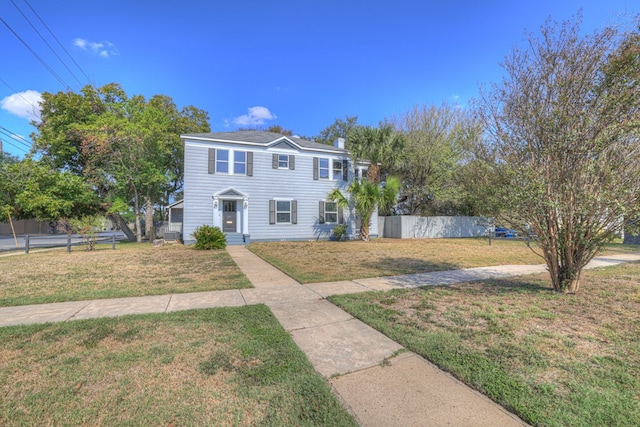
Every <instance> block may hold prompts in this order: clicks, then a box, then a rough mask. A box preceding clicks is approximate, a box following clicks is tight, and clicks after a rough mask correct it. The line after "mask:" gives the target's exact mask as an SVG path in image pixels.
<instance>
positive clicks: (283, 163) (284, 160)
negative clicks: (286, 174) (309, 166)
mask: <svg viewBox="0 0 640 427" xmlns="http://www.w3.org/2000/svg"><path fill="white" fill-rule="evenodd" d="M278 169H289V156H288V155H287V154H278Z"/></svg>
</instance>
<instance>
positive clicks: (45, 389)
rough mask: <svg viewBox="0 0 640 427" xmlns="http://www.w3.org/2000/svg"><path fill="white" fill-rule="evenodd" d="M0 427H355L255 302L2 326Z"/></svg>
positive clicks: (277, 326) (271, 318) (326, 388)
mask: <svg viewBox="0 0 640 427" xmlns="http://www.w3.org/2000/svg"><path fill="white" fill-rule="evenodd" d="M0 341H1V342H2V346H1V347H0V395H1V396H2V399H0V425H2V426H32V425H104V426H119V425H128V426H187V425H200V426H204V425H216V426H249V425H251V426H313V425H317V426H320V425H322V426H324V425H331V426H355V425H356V424H355V422H354V421H353V419H352V418H351V417H350V415H349V414H348V413H347V412H346V410H345V409H344V408H343V407H342V406H341V405H340V403H339V402H338V401H337V399H336V398H335V397H334V396H333V394H332V393H331V390H330V389H329V386H328V385H327V384H326V382H325V381H324V379H322V378H321V377H320V376H319V375H318V374H317V373H316V372H315V371H314V370H313V367H312V366H311V365H310V364H309V362H308V361H307V359H306V357H305V356H304V354H303V353H302V352H301V351H300V350H299V349H298V348H297V347H296V345H295V344H294V343H293V341H292V340H291V338H290V337H289V335H288V334H287V333H286V332H285V331H284V329H282V327H281V326H280V325H279V324H278V322H277V320H276V319H275V318H274V317H273V315H272V314H271V312H270V311H269V309H268V308H266V307H265V306H263V305H257V306H245V307H239V308H218V309H208V310H193V311H184V312H176V313H170V314H154V315H143V316H126V317H120V318H111V319H96V320H87V321H74V322H66V323H57V324H47V325H32V326H14V327H6V328H0Z"/></svg>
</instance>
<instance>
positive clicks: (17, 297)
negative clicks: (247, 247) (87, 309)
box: [0, 243, 252, 307]
mask: <svg viewBox="0 0 640 427" xmlns="http://www.w3.org/2000/svg"><path fill="white" fill-rule="evenodd" d="M0 271H2V280H1V281H0V307H7V306H16V305H26V304H41V303H49V302H62V301H80V300H90V299H102V298H119V297H133V296H144V295H163V294H170V293H184V292H201V291H214V290H224V289H239V288H248V287H251V286H252V285H251V283H250V282H249V281H248V280H247V278H246V277H245V276H244V274H243V273H242V272H241V271H240V269H238V267H237V266H236V264H235V263H234V262H233V260H232V259H231V257H230V256H229V254H228V253H227V252H226V251H225V250H217V251H197V250H195V249H193V248H190V247H186V246H183V245H165V246H162V247H154V246H153V245H151V244H149V243H143V244H135V243H120V244H118V247H117V249H116V250H112V249H111V246H110V245H100V246H98V250H96V251H93V252H86V251H84V249H83V248H80V247H74V248H73V251H72V252H71V253H67V252H66V251H65V250H51V251H46V252H33V253H30V254H28V255H25V254H22V255H13V256H6V257H0Z"/></svg>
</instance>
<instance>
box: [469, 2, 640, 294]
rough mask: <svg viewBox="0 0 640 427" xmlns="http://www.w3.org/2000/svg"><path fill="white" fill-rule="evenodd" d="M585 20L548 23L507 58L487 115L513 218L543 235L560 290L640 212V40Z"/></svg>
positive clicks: (482, 110) (569, 287) (487, 100)
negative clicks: (584, 27) (587, 28)
mask: <svg viewBox="0 0 640 427" xmlns="http://www.w3.org/2000/svg"><path fill="white" fill-rule="evenodd" d="M580 24H581V16H580V15H579V16H578V17H576V18H574V19H572V20H570V21H566V22H563V23H556V22H553V21H547V23H546V24H545V25H544V26H543V27H542V28H541V33H540V34H539V35H537V36H536V35H533V34H529V35H528V45H527V48H526V49H518V48H515V49H514V50H513V51H512V52H511V54H510V55H509V56H508V57H507V58H506V59H505V62H504V64H503V67H504V69H505V71H506V74H505V77H504V78H503V81H502V82H501V83H499V84H494V85H493V86H492V87H491V88H490V89H489V90H488V91H485V92H484V93H483V94H482V96H481V98H480V100H479V101H478V105H477V107H478V109H477V111H478V114H479V116H480V117H481V119H482V121H483V123H484V125H485V126H486V129H487V134H488V139H489V141H488V143H490V144H493V147H492V148H493V149H495V152H496V153H497V161H496V163H495V164H494V167H495V170H496V171H497V172H498V174H499V176H500V177H501V179H500V181H499V182H502V183H503V184H504V185H503V186H501V188H500V190H501V195H502V202H503V203H504V206H505V207H506V209H505V215H504V218H503V220H504V221H505V222H507V223H508V224H509V225H510V226H512V227H514V228H517V229H519V230H525V229H527V230H528V231H529V232H530V233H531V234H532V235H534V236H536V240H537V248H536V250H537V253H538V254H539V255H540V256H542V257H543V258H544V259H545V261H546V264H547V267H548V270H549V273H550V275H551V280H552V282H553V287H554V289H555V290H556V291H559V292H566V293H575V292H577V291H578V290H579V287H580V274H581V271H582V269H583V267H584V266H585V265H586V264H587V263H588V262H589V261H590V260H591V259H592V258H593V257H594V255H595V254H596V253H597V251H598V250H599V249H600V248H601V247H602V246H603V245H604V244H605V243H607V242H609V241H610V240H611V239H612V238H614V237H615V236H616V235H618V233H619V232H620V231H621V230H622V228H623V225H624V224H623V222H624V221H623V218H625V217H627V218H629V217H635V216H637V215H638V212H639V210H640V135H639V133H640V132H639V126H640V47H639V46H640V44H639V41H640V38H639V36H638V32H637V31H635V32H633V31H632V32H621V31H619V30H617V29H614V28H610V27H607V28H604V29H601V30H597V31H595V32H594V33H593V34H591V35H586V36H585V35H582V33H581V32H580Z"/></svg>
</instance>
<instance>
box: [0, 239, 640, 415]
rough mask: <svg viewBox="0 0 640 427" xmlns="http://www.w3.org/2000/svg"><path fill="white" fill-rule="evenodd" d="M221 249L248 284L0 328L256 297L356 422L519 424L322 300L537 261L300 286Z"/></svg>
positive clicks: (54, 308)
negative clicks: (244, 276)
mask: <svg viewBox="0 0 640 427" xmlns="http://www.w3.org/2000/svg"><path fill="white" fill-rule="evenodd" d="M227 251H228V252H229V254H230V255H231V257H232V258H233V259H234V261H235V262H236V263H237V264H238V266H239V267H240V269H241V270H242V271H243V272H244V274H245V275H246V276H247V278H248V279H249V280H250V281H251V282H252V283H253V285H254V286H255V287H254V288H252V289H239V290H228V291H215V292H197V293H189V294H173V295H160V296H150V297H137V298H120V299H105V300H92V301H74V302H66V303H55V304H42V305H31V306H20V307H5V308H0V327H1V326H8V325H15V324H27V323H44V322H61V321H66V320H75V319H88V318H96V317H106V316H119V315H125V314H143V313H152V312H170V311H177V310H187V309H194V308H210V307H227V306H241V305H248V304H258V303H263V304H266V305H267V306H268V307H269V308H270V309H271V311H272V312H273V314H274V315H275V316H276V318H277V319H278V320H279V321H280V323H281V324H282V326H283V327H284V328H285V329H286V330H287V331H288V332H289V333H290V334H291V336H292V337H293V339H294V341H295V342H296V344H297V345H298V346H299V347H300V349H301V350H302V351H303V352H305V354H306V355H307V357H308V359H309V360H310V362H311V363H312V365H313V366H314V367H315V369H316V370H317V371H318V372H319V373H320V374H321V375H322V376H324V377H325V378H326V379H327V380H328V381H329V383H330V384H331V386H332V388H333V389H334V391H335V392H336V394H337V395H338V397H339V398H340V399H341V400H342V402H343V403H344V404H345V406H346V407H348V408H349V409H350V410H351V412H352V413H353V414H354V416H355V417H356V419H357V420H358V422H359V423H360V424H361V425H366V426H389V425H402V426H413V425H416V426H417V425H456V426H496V425H500V426H522V425H525V424H524V423H523V422H522V421H521V420H520V419H518V418H517V417H515V416H514V415H512V414H510V413H509V412H507V411H506V410H505V409H504V408H502V407H501V406H499V405H497V404H495V403H494V402H492V401H491V400H490V399H488V398H486V397H485V396H484V395H482V394H480V393H478V392H476V391H475V390H472V389H470V388H469V387H467V386H466V385H465V384H463V383H461V382H460V381H458V380H456V379H455V378H453V377H452V376H451V375H449V374H447V373H445V372H443V371H441V370H439V369H438V368H437V367H435V366H434V365H432V364H431V363H429V362H428V361H426V360H424V359H423V358H421V357H420V356H418V355H416V354H414V353H411V352H408V351H406V350H404V349H403V348H402V346H400V344H398V343H396V342H394V341H392V340H390V339H389V338H387V337H386V336H385V335H383V334H381V333H379V332H377V331H376V330H374V329H373V328H371V327H369V326H368V325H366V324H364V323H362V322H360V321H359V320H357V319H355V318H353V317H352V316H351V315H349V314H348V313H347V312H345V311H343V310H341V309H339V308H338V307H336V306H335V305H333V304H331V303H330V302H328V301H327V300H326V299H325V298H326V297H327V296H329V295H334V294H342V293H355V292H365V291H371V290H389V289H394V288H400V287H416V286H424V285H435V284H451V283H456V282H464V281H470V280H483V279H489V278H505V277H511V276H517V275H524V274H530V273H539V272H543V271H545V267H544V266H542V265H536V266H497V267H481V268H471V269H464V270H454V271H441V272H432V273H422V274H413V275H404V276H396V277H387V278H372V279H362V280H353V281H343V282H330V283H315V284H309V285H301V284H299V283H298V282H296V281H295V280H293V279H292V278H291V277H289V276H287V275H285V274H284V273H282V272H281V271H279V270H277V269H276V268H274V267H272V266H271V265H270V264H268V263H266V262H265V261H263V260H262V259H261V258H259V257H257V256H256V255H254V254H253V253H252V252H250V251H249V250H247V249H246V248H245V247H244V246H229V247H227ZM638 260H640V254H624V255H615V256H607V257H598V258H596V259H594V260H593V261H592V263H590V264H589V266H588V267H587V268H595V267H603V266H608V265H615V264H620V263H623V262H630V261H638Z"/></svg>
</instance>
